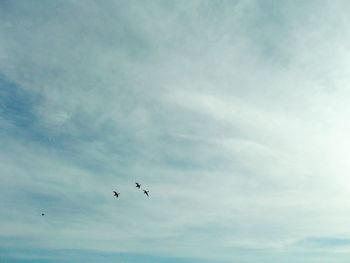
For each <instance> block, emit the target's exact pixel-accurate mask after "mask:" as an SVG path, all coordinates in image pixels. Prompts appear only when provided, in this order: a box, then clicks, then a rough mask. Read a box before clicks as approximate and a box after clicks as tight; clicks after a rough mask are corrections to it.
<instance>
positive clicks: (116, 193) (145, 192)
mask: <svg viewBox="0 0 350 263" xmlns="http://www.w3.org/2000/svg"><path fill="white" fill-rule="evenodd" d="M135 184H136V188H138V189H140V190H141V184H139V183H135ZM142 191H143V193H144V194H145V195H147V196H148V197H149V194H148V193H149V191H147V190H145V189H142ZM113 194H114V196H115V198H118V197H119V195H120V193H118V192H117V191H113ZM41 216H45V214H44V213H42V214H41Z"/></svg>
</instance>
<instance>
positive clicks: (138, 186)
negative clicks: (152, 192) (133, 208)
mask: <svg viewBox="0 0 350 263" xmlns="http://www.w3.org/2000/svg"><path fill="white" fill-rule="evenodd" d="M135 184H136V188H138V189H141V184H139V183H135ZM142 191H143V193H144V194H145V195H147V196H148V197H149V194H148V193H149V191H147V190H144V189H143V190H142ZM113 193H114V196H115V198H118V197H119V195H120V193H118V192H117V191H113Z"/></svg>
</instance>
